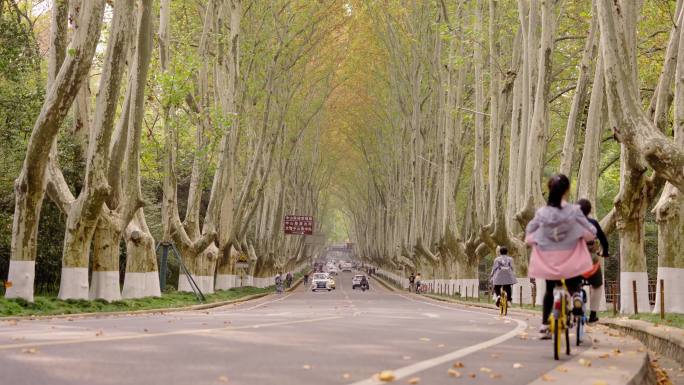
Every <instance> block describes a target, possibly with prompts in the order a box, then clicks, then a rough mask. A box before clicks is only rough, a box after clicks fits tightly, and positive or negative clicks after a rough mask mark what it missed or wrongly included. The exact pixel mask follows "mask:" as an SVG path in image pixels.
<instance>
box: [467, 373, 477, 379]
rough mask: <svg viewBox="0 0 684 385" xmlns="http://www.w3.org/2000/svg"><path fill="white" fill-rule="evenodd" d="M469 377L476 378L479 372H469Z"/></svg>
mask: <svg viewBox="0 0 684 385" xmlns="http://www.w3.org/2000/svg"><path fill="white" fill-rule="evenodd" d="M468 377H470V378H475V377H477V374H475V373H468Z"/></svg>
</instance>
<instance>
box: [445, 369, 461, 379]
mask: <svg viewBox="0 0 684 385" xmlns="http://www.w3.org/2000/svg"><path fill="white" fill-rule="evenodd" d="M447 374H448V375H449V376H451V377H461V372H459V371H458V370H456V369H449V370H447Z"/></svg>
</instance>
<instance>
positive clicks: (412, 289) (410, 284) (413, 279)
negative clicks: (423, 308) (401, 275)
mask: <svg viewBox="0 0 684 385" xmlns="http://www.w3.org/2000/svg"><path fill="white" fill-rule="evenodd" d="M414 283H416V276H415V275H413V273H411V275H409V292H412V291H415V288H414V287H413V284H414Z"/></svg>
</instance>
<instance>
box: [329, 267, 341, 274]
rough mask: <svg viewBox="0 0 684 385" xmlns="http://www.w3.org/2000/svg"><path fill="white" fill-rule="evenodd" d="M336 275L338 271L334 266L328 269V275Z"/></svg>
mask: <svg viewBox="0 0 684 385" xmlns="http://www.w3.org/2000/svg"><path fill="white" fill-rule="evenodd" d="M337 273H339V270H338V269H337V268H336V267H335V266H329V267H328V274H330V275H337Z"/></svg>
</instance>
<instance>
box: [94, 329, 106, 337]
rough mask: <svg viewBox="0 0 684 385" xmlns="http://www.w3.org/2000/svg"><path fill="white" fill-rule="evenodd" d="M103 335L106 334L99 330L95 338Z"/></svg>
mask: <svg viewBox="0 0 684 385" xmlns="http://www.w3.org/2000/svg"><path fill="white" fill-rule="evenodd" d="M103 334H104V332H103V331H102V330H98V331H97V332H95V337H100V336H101V335H103Z"/></svg>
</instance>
